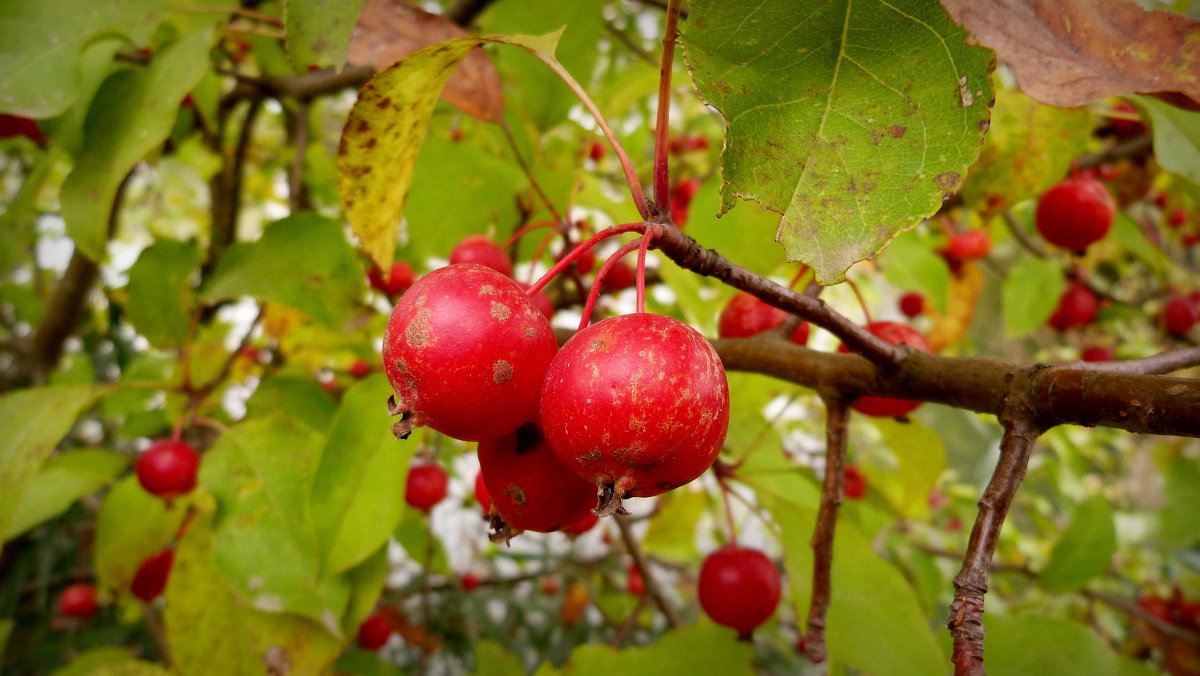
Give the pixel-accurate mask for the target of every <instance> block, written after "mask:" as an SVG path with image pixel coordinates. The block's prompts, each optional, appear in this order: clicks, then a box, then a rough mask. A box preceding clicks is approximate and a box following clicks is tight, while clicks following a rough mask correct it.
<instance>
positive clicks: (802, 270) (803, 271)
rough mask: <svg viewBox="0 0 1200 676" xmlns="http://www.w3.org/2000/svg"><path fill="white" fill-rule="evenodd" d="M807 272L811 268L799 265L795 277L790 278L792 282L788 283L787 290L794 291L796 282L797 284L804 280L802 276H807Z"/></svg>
mask: <svg viewBox="0 0 1200 676" xmlns="http://www.w3.org/2000/svg"><path fill="white" fill-rule="evenodd" d="M809 270H811V268H809V267H808V265H807V264H805V265H801V266H800V269H799V270H797V271H796V276H795V277H792V281H791V282H788V288H789V289H794V288H796V284H797V283H798V282H799V281H800V280H801V279H803V278H804V275H807V274H808V272H809Z"/></svg>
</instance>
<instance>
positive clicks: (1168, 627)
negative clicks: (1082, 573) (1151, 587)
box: [1079, 589, 1200, 647]
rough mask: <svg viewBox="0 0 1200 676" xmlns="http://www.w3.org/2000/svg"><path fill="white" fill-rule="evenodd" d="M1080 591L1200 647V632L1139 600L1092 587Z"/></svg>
mask: <svg viewBox="0 0 1200 676" xmlns="http://www.w3.org/2000/svg"><path fill="white" fill-rule="evenodd" d="M1079 593H1080V594H1083V595H1084V596H1086V597H1088V598H1089V599H1093V600H1095V601H1099V602H1101V603H1103V604H1105V605H1108V606H1111V607H1113V608H1116V609H1117V610H1120V611H1122V612H1124V613H1125V614H1126V615H1129V616H1130V617H1132V618H1134V619H1135V620H1140V621H1142V622H1145V623H1146V624H1148V625H1150V626H1151V627H1152V628H1153V629H1155V630H1156V631H1158V632H1159V633H1160V634H1162V635H1164V636H1167V637H1169V638H1173V639H1175V640H1178V641H1183V642H1185V643H1188V644H1190V645H1193V646H1196V647H1200V634H1197V633H1195V632H1191V631H1188V630H1186V629H1183V628H1181V627H1179V626H1177V625H1174V624H1171V623H1170V622H1167V621H1166V620H1163V619H1161V618H1159V617H1157V616H1155V615H1153V614H1151V613H1148V612H1146V611H1145V610H1144V609H1143V608H1142V607H1141V606H1139V605H1138V604H1137V602H1135V601H1132V600H1130V599H1127V598H1125V597H1124V596H1116V595H1114V594H1107V593H1105V592H1098V591H1092V590H1090V589H1081V590H1079Z"/></svg>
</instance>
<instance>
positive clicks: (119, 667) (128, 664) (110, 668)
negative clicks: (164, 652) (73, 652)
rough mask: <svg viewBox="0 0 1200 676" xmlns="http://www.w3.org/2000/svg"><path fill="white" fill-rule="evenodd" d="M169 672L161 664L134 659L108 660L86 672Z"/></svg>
mask: <svg viewBox="0 0 1200 676" xmlns="http://www.w3.org/2000/svg"><path fill="white" fill-rule="evenodd" d="M170 674H171V672H169V671H167V670H166V669H164V668H163V667H162V666H161V665H158V664H154V663H153V662H145V661H142V660H135V659H128V660H124V661H121V662H109V663H107V664H104V665H101V666H99V667H97V668H95V669H91V670H89V671H88V672H87V675H88V676H170Z"/></svg>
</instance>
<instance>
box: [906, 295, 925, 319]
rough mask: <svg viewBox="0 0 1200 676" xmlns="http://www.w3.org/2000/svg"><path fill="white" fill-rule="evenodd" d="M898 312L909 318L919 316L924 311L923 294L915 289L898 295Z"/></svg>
mask: <svg viewBox="0 0 1200 676" xmlns="http://www.w3.org/2000/svg"><path fill="white" fill-rule="evenodd" d="M900 312H901V313H902V314H903V315H904V316H905V317H908V318H909V319H912V318H914V317H919V316H921V314H922V313H924V312H925V296H922V295H921V294H919V293H917V292H916V291H909V292H908V293H906V294H904V295H903V296H900Z"/></svg>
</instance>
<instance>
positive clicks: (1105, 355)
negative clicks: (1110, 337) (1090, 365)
mask: <svg viewBox="0 0 1200 676" xmlns="http://www.w3.org/2000/svg"><path fill="white" fill-rule="evenodd" d="M1079 358H1080V359H1082V360H1083V361H1112V360H1114V359H1116V358H1117V355H1116V353H1115V352H1113V349H1112V348H1111V347H1104V346H1103V345H1090V346H1088V347H1085V348H1083V351H1082V352H1080V353H1079Z"/></svg>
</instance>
